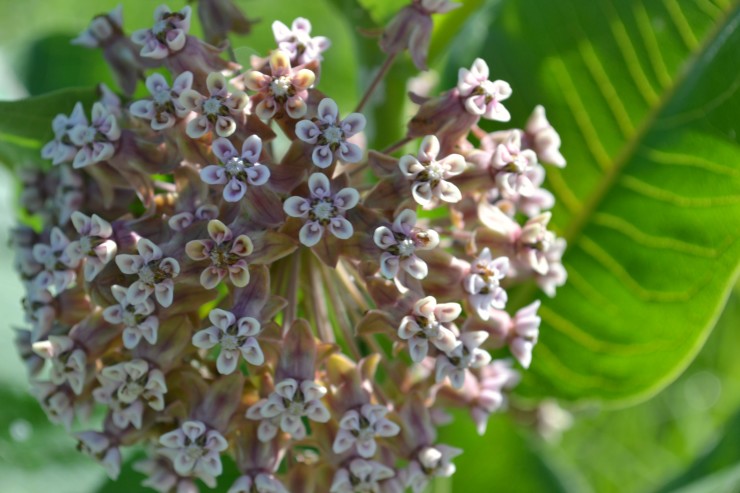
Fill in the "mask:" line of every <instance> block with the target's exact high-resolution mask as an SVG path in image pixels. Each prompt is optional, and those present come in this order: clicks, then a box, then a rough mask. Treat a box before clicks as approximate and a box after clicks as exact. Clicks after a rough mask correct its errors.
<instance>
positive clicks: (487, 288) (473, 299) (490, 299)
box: [463, 248, 509, 320]
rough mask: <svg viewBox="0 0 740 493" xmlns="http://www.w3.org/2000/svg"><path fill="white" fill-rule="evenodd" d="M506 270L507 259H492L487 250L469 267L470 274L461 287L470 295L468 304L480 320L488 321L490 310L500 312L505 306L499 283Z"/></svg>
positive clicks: (507, 266)
mask: <svg viewBox="0 0 740 493" xmlns="http://www.w3.org/2000/svg"><path fill="white" fill-rule="evenodd" d="M508 270H509V259H508V257H497V258H493V257H492V255H491V250H489V249H488V248H484V249H483V250H481V252H480V255H478V258H476V259H475V260H474V261H473V263H472V264H471V265H470V273H469V274H468V275H467V276H466V277H465V279H464V280H463V286H464V287H465V291H466V292H467V293H468V294H469V295H470V296H469V298H468V299H469V300H470V304H471V305H472V306H473V309H474V310H475V313H476V314H477V315H478V316H479V317H480V318H481V319H483V320H488V317H489V316H490V315H489V310H490V309H491V308H495V309H499V310H500V309H502V308H503V307H504V306H505V305H506V301H507V295H506V291H504V289H503V288H502V287H501V286H500V281H501V279H503V278H504V277H505V276H506V273H507V272H508Z"/></svg>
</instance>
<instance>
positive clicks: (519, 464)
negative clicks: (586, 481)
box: [432, 410, 580, 493]
mask: <svg viewBox="0 0 740 493" xmlns="http://www.w3.org/2000/svg"><path fill="white" fill-rule="evenodd" d="M452 414H453V415H454V417H455V421H454V425H452V426H449V427H443V428H441V429H440V432H439V439H438V440H437V443H444V444H447V445H451V446H453V447H458V448H461V449H463V453H462V455H460V456H458V457H457V458H455V459H454V460H453V462H454V463H455V466H456V469H457V470H456V472H455V475H454V476H452V478H451V479H452V486H451V487H450V488H449V491H476V492H478V491H479V492H487V491H499V488H500V491H506V492H507V493H528V492H532V491H547V492H550V493H565V492H566V491H567V492H570V493H576V492H578V491H580V487H579V485H577V484H576V483H575V482H574V481H570V482H568V483H565V482H564V480H563V477H562V476H561V475H560V471H559V470H557V468H556V467H554V466H553V463H552V462H551V461H549V460H548V459H547V458H546V456H545V455H544V450H543V448H542V447H541V444H540V443H539V442H538V440H537V439H536V438H535V437H534V436H531V435H529V433H528V432H527V431H525V430H524V429H523V428H521V427H518V426H516V423H514V422H513V420H512V419H511V418H510V417H509V416H507V415H503V414H500V415H496V416H494V417H492V418H491V419H490V420H489V422H488V428H487V430H486V434H485V435H484V436H482V437H481V436H479V435H478V433H477V432H476V430H475V425H474V423H473V421H472V419H470V416H469V415H468V414H467V413H464V412H461V411H458V410H456V411H454V412H453V413H452ZM502 485H506V486H505V487H503V486H502ZM432 491H436V490H432ZM443 491H444V490H443Z"/></svg>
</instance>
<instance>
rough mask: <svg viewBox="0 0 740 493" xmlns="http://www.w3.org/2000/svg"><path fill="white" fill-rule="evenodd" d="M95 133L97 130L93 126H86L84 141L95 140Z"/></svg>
mask: <svg viewBox="0 0 740 493" xmlns="http://www.w3.org/2000/svg"><path fill="white" fill-rule="evenodd" d="M97 133H98V131H97V130H95V128H94V127H87V130H85V142H93V141H95V135H96V134H97Z"/></svg>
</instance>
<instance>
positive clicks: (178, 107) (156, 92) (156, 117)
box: [129, 72, 193, 130]
mask: <svg viewBox="0 0 740 493" xmlns="http://www.w3.org/2000/svg"><path fill="white" fill-rule="evenodd" d="M192 85H193V74H192V72H183V73H181V74H180V75H178V76H177V78H176V79H175V80H174V82H173V83H172V87H170V86H169V85H168V83H167V79H165V78H164V76H163V75H162V74H152V75H150V76H149V77H147V79H146V88H147V89H148V90H149V93H150V94H151V95H152V99H151V100H149V99H143V100H139V101H134V102H133V103H131V107H130V108H129V111H131V114H132V115H134V116H136V117H138V118H143V119H145V120H149V121H150V122H151V123H150V125H151V127H152V130H164V129H166V128H172V127H173V126H174V125H175V122H176V121H177V119H178V118H182V117H184V116H185V115H187V113H188V110H187V109H186V108H185V107H184V106H183V105H182V104H181V103H180V96H181V95H182V93H183V92H185V91H187V90H189V89H190V88H191V87H192Z"/></svg>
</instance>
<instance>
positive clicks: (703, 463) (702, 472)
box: [655, 412, 740, 493]
mask: <svg viewBox="0 0 740 493" xmlns="http://www.w3.org/2000/svg"><path fill="white" fill-rule="evenodd" d="M738 436H740V412H738V413H737V414H736V415H735V416H734V417H733V418H732V419H730V420H729V422H728V423H727V424H726V425H725V427H724V430H723V433H722V437H721V439H720V440H719V441H718V442H717V443H715V444H713V446H712V447H710V448H709V450H708V451H707V452H706V453H705V454H704V455H702V456H701V457H700V458H699V459H697V461H696V462H694V464H692V465H691V466H690V467H689V468H688V469H687V470H686V471H684V472H683V473H682V474H680V475H679V476H677V477H675V478H673V479H672V480H670V481H668V482H667V483H666V484H665V485H663V486H662V487H660V488H658V489H657V490H656V491H655V493H670V492H673V491H682V492H683V491H684V490H685V491H686V492H688V491H697V492H699V491H707V492H709V491H712V492H723V491H727V492H730V491H733V492H734V491H737V490H738V487H740V448H738V446H737V437H738ZM720 478H721V479H720ZM709 484H711V485H719V484H728V485H731V486H733V485H734V489H721V488H720V487H716V488H715V489H711V488H708V487H706V486H701V487H700V486H699V485H709Z"/></svg>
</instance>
